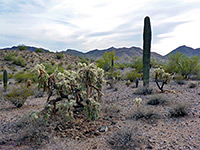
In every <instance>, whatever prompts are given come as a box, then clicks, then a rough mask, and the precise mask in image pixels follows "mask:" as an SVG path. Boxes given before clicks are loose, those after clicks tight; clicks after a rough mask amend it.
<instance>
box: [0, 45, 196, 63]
mask: <svg viewBox="0 0 200 150" xmlns="http://www.w3.org/2000/svg"><path fill="white" fill-rule="evenodd" d="M26 47H27V50H29V51H35V50H36V49H37V48H36V47H32V46H26ZM17 49H18V46H13V47H11V48H3V49H0V50H17ZM43 50H44V51H45V52H47V51H49V50H46V49H43ZM111 51H115V55H116V56H119V62H130V60H131V59H132V58H133V56H137V57H142V53H143V50H142V49H141V48H139V47H134V46H132V47H130V48H127V47H122V48H115V47H110V48H108V49H103V50H98V49H95V50H91V51H89V52H86V53H83V52H80V51H78V50H73V49H67V50H66V51H62V53H66V54H70V55H74V56H78V57H83V58H90V59H94V60H97V59H101V58H102V55H103V54H104V53H105V52H111ZM176 52H181V53H182V54H185V55H187V56H189V57H191V56H194V55H197V56H199V57H200V48H197V49H193V48H191V47H188V46H185V45H183V46H180V47H178V48H176V49H174V50H172V51H171V52H170V53H168V54H167V55H165V56H162V55H160V54H158V53H156V52H151V57H152V58H155V59H156V60H158V61H162V62H163V61H166V60H167V58H168V56H169V55H170V54H175V53H176Z"/></svg>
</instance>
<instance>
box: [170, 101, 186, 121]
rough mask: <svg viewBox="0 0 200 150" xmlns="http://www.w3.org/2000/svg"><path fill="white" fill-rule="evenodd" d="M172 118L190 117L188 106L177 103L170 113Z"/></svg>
mask: <svg viewBox="0 0 200 150" xmlns="http://www.w3.org/2000/svg"><path fill="white" fill-rule="evenodd" d="M169 113H170V117H175V118H179V117H185V116H187V115H188V107H187V105H186V104H182V103H176V104H174V105H173V107H172V108H171V109H170V111H169Z"/></svg>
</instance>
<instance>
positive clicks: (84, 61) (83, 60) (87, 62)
mask: <svg viewBox="0 0 200 150" xmlns="http://www.w3.org/2000/svg"><path fill="white" fill-rule="evenodd" d="M79 58H80V61H79V62H80V63H85V64H87V65H88V64H89V61H88V59H86V58H83V57H79Z"/></svg>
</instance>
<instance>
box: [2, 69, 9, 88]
mask: <svg viewBox="0 0 200 150" xmlns="http://www.w3.org/2000/svg"><path fill="white" fill-rule="evenodd" d="M7 83H8V74H7V71H6V70H4V71H3V88H4V91H5V92H6V89H7Z"/></svg>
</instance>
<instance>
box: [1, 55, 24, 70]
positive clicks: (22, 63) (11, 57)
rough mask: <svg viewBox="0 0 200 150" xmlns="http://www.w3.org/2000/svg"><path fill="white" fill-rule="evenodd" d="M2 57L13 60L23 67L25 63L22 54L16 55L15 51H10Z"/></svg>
mask: <svg viewBox="0 0 200 150" xmlns="http://www.w3.org/2000/svg"><path fill="white" fill-rule="evenodd" d="M4 59H5V60H7V61H13V64H15V65H18V66H21V67H25V66H26V63H25V60H24V58H23V57H22V56H19V57H17V53H15V52H10V53H8V54H7V55H5V56H4Z"/></svg>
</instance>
